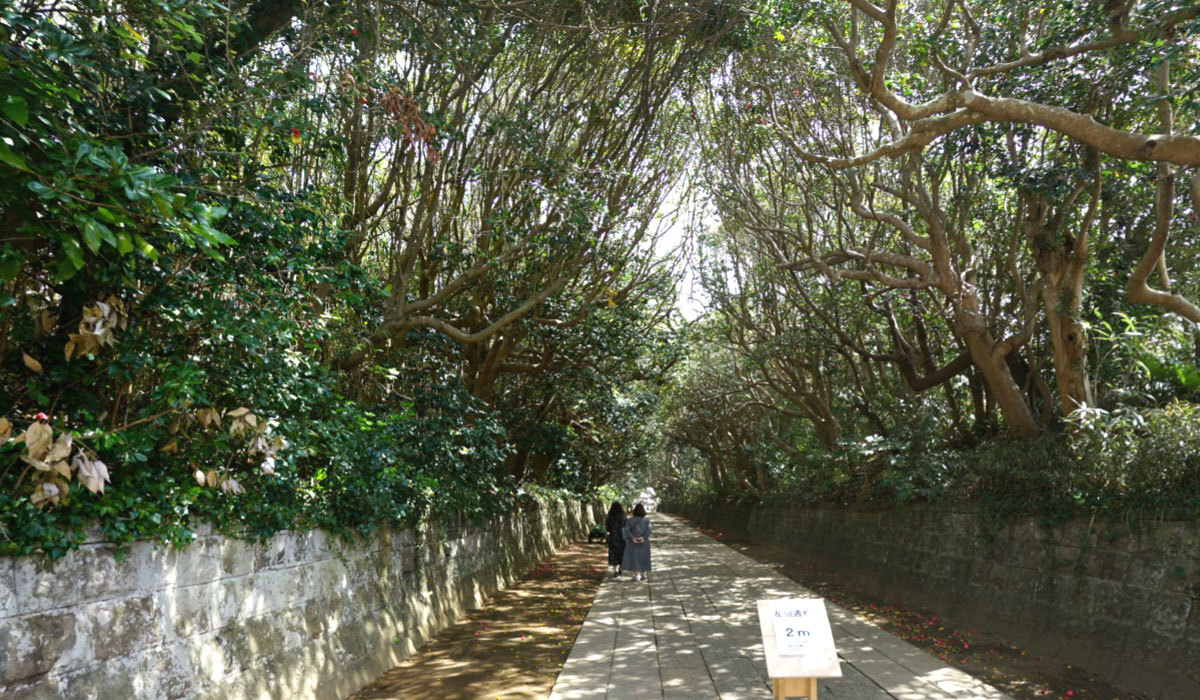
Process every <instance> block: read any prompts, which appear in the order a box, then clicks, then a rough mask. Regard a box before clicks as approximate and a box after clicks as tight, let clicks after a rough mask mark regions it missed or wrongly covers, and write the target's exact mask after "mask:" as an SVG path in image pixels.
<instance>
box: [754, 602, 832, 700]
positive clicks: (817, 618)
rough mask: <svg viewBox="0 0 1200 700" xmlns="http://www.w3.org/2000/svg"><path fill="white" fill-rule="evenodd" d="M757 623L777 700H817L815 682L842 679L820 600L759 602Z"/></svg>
mask: <svg viewBox="0 0 1200 700" xmlns="http://www.w3.org/2000/svg"><path fill="white" fill-rule="evenodd" d="M758 623H759V627H760V628H761V629H762V636H763V651H764V652H766V657H767V675H768V676H770V677H771V680H772V685H773V686H774V690H775V698H776V700H787V699H788V698H805V699H806V700H817V679H818V678H840V677H841V675H842V667H841V665H840V664H839V663H838V657H837V649H836V648H835V647H834V645H833V630H832V629H831V628H830V627H829V615H828V614H827V613H826V612H825V601H824V600H823V599H821V598H793V599H790V600H760V601H758Z"/></svg>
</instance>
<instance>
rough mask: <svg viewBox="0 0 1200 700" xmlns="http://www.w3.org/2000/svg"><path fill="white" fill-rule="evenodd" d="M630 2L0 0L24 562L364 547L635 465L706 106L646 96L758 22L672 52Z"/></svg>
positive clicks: (9, 522)
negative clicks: (317, 533) (150, 546)
mask: <svg viewBox="0 0 1200 700" xmlns="http://www.w3.org/2000/svg"><path fill="white" fill-rule="evenodd" d="M632 7H633V6H628V5H620V6H615V5H614V7H612V8H608V10H606V11H607V12H609V16H608V17H607V20H604V21H609V22H610V25H609V26H606V29H605V31H604V32H602V33H601V35H599V36H597V37H595V38H594V39H593V38H589V39H587V40H584V41H576V39H577V37H575V36H573V35H571V34H570V33H564V34H559V33H556V32H557V30H553V31H543V27H542V25H541V24H539V21H544V23H545V25H546V26H552V25H554V24H556V23H559V22H560V21H563V19H564V18H562V17H559V16H558V14H557V10H556V9H555V8H553V7H545V8H539V9H538V11H539V12H545V13H546V14H545V16H544V17H542V18H541V20H539V21H531V20H532V19H533V18H532V17H531V16H529V15H527V14H526V12H525V10H523V9H522V10H521V11H520V12H517V13H515V14H514V13H512V12H511V11H510V10H505V9H501V8H497V7H493V6H491V5H489V4H488V3H486V2H484V3H480V4H479V5H475V4H468V5H462V4H460V3H455V4H454V6H453V7H448V8H437V7H432V6H429V7H424V8H422V9H420V10H419V11H417V12H415V13H413V14H411V15H404V16H403V17H400V16H399V15H389V16H388V17H387V18H375V17H368V16H358V15H357V14H356V11H355V10H354V9H352V8H349V7H344V6H341V5H340V4H338V5H337V6H333V5H331V6H325V5H324V4H322V3H317V4H311V5H310V4H304V3H291V2H279V3H271V2H266V3H252V4H249V5H235V6H226V5H222V4H221V3H218V2H213V1H210V0H200V1H199V2H183V1H182V0H154V1H152V2H116V3H111V2H101V1H100V0H84V1H83V2H80V3H74V4H72V5H71V6H69V7H63V6H61V5H57V4H53V3H49V2H47V3H39V2H37V1H36V0H35V1H34V2H31V3H25V4H23V5H21V6H16V5H12V4H5V5H3V7H2V8H0V220H2V221H3V223H4V230H5V231H6V234H5V236H3V237H2V238H0V368H2V371H0V553H27V552H33V551H37V550H41V551H43V552H45V553H47V554H48V555H50V556H52V557H57V556H61V555H62V554H63V553H65V552H66V551H68V550H69V549H70V548H71V547H73V546H76V545H77V544H78V543H79V542H80V541H81V540H82V538H83V536H84V532H85V530H86V529H87V528H89V527H94V528H98V529H99V530H100V531H101V532H102V533H103V535H104V536H105V537H107V538H110V539H111V540H113V541H116V542H121V543H124V542H130V541H132V540H135V539H139V538H149V539H155V540H161V541H164V542H169V543H173V544H177V545H181V544H185V543H186V542H188V541H189V540H190V539H191V537H192V532H191V529H192V528H193V527H194V526H195V524H196V523H199V522H209V523H213V524H215V525H216V526H217V527H218V528H220V529H221V530H222V531H225V532H228V533H230V534H234V535H238V536H245V537H265V536H268V535H270V534H271V533H273V532H276V531H279V530H281V529H297V528H300V529H303V528H312V527H320V528H324V529H326V530H329V531H331V532H334V533H339V534H343V535H346V536H369V535H370V533H372V532H374V531H375V530H376V529H377V528H380V527H391V526H403V525H408V524H411V523H414V522H417V521H419V520H420V519H422V518H424V517H426V516H428V515H430V514H431V513H454V514H456V515H459V516H463V517H468V518H474V519H485V518H489V517H492V516H494V515H496V514H498V513H502V512H508V511H509V510H511V508H512V507H513V506H514V504H518V503H520V502H521V499H522V498H527V497H529V496H530V495H531V494H532V495H537V496H539V497H563V496H565V495H569V494H587V493H592V492H594V489H595V488H596V486H597V485H598V484H601V483H604V482H606V481H608V480H609V479H611V478H613V477H614V475H617V474H619V473H620V472H621V471H622V470H626V469H630V468H633V466H634V465H637V464H640V463H642V462H644V460H645V459H646V458H647V453H648V452H649V447H648V445H649V444H650V441H651V435H652V429H653V425H652V424H648V423H647V421H646V420H645V418H644V417H645V416H646V415H647V414H649V413H652V412H653V407H654V404H655V401H656V397H655V393H656V391H657V388H658V386H659V383H660V381H661V375H662V371H663V367H664V366H668V365H669V364H670V363H671V362H673V361H674V359H673V358H674V353H673V351H672V348H671V338H670V337H669V335H667V334H664V332H662V331H661V330H660V329H659V326H660V324H661V323H662V321H663V320H664V318H665V317H666V315H667V314H666V313H664V312H663V311H662V309H663V308H664V306H665V305H668V304H669V301H670V299H671V297H672V296H673V294H674V281H675V277H674V275H673V273H671V272H668V271H667V270H666V267H665V265H663V264H662V263H660V262H658V261H656V260H655V259H654V252H653V250H652V246H651V245H649V244H648V243H647V242H646V240H645V238H644V229H645V226H647V225H648V223H647V222H649V221H650V220H651V219H652V217H653V216H654V215H655V213H656V210H657V207H658V205H659V203H660V201H661V197H662V195H661V194H659V193H658V191H659V190H662V191H663V192H665V191H666V190H667V189H668V186H669V185H668V178H667V174H668V173H669V171H670V169H671V167H673V166H674V165H675V164H676V160H677V159H678V158H679V155H678V154H679V153H680V152H681V151H682V147H681V146H680V145H676V144H674V142H673V141H672V140H671V136H672V135H673V134H675V133H677V132H678V130H679V128H680V127H679V121H680V119H682V116H681V115H682V114H683V111H682V110H681V109H680V108H679V107H678V105H676V104H675V102H674V98H672V99H671V100H667V101H666V102H665V103H666V104H667V106H666V107H663V108H662V112H663V114H665V115H666V116H665V117H664V120H663V122H662V124H663V125H662V126H661V127H659V126H658V125H657V124H658V122H657V121H656V119H657V116H658V111H659V108H658V107H654V108H653V109H648V108H647V105H646V103H645V102H644V101H643V100H642V99H640V98H637V97H638V96H637V91H639V90H642V89H645V90H647V91H648V92H647V93H646V95H645V97H646V98H647V99H649V98H650V97H651V92H653V91H657V90H660V89H661V90H662V94H672V88H671V86H673V85H675V84H676V83H677V82H678V81H680V80H684V79H685V78H686V79H692V78H691V77H688V76H693V77H694V76H695V74H696V73H697V71H696V70H695V68H696V66H698V65H699V64H700V62H701V60H702V59H703V58H704V57H705V56H706V54H707V52H709V51H710V50H711V47H710V46H709V45H708V44H705V43H704V42H706V41H708V39H710V38H715V37H724V36H726V34H727V33H728V31H727V30H732V29H733V25H735V24H737V17H738V16H739V15H738V10H737V8H736V7H734V6H731V7H730V8H727V9H728V11H726V10H722V11H721V13H718V16H717V17H715V18H712V19H713V22H714V23H713V26H711V27H708V28H705V29H702V30H701V31H699V32H698V34H697V35H696V36H693V33H696V32H694V31H693V30H694V29H697V27H696V26H695V25H694V24H693V21H692V20H694V19H695V16H694V10H693V9H692V8H690V7H686V6H680V7H678V8H672V13H674V14H672V15H671V17H672V18H671V19H666V20H663V27H664V28H669V31H666V32H664V33H662V34H661V44H660V49H661V55H659V54H658V53H657V52H643V51H633V50H630V49H631V47H634V46H635V42H636V41H641V40H642V39H641V38H639V37H641V36H642V35H641V34H639V31H640V29H639V28H637V27H633V28H630V27H628V26H619V25H618V24H616V21H617V20H619V19H620V17H621V16H622V13H628V12H630V11H631V9H630V8H632ZM609 10H610V11H609ZM633 10H636V8H633ZM635 14H636V12H635ZM634 19H635V21H639V22H641V21H644V22H654V21H658V20H649V19H644V18H643V19H638V18H637V17H634ZM393 20H394V24H395V27H394V29H395V32H394V33H392V32H386V33H385V32H381V31H379V30H380V26H381V25H380V24H379V23H380V22H392V21H393ZM568 24H570V23H569V22H568ZM391 28H392V27H389V29H391ZM647 34H648V35H654V36H659V35H660V34H659V33H658V32H657V31H652V32H648V33H647ZM397 52H399V54H398V53H397ZM401 54H402V55H404V56H406V57H407V58H406V59H405V60H404V61H398V60H396V56H397V55H401ZM547 57H551V58H547ZM553 57H561V59H562V61H563V63H557V64H556V66H557V67H556V68H555V71H557V73H556V74H557V75H558V78H557V79H558V81H559V82H556V83H553V85H551V84H550V83H547V82H545V80H546V76H547V70H545V68H546V67H547V66H549V65H550V63H549V62H552V60H557V59H555V58H553ZM643 62H645V63H644V64H643ZM564 65H565V66H567V69H564V70H561V71H560V70H559V69H562V68H563V66H564ZM668 65H669V66H672V67H671V69H670V70H660V67H664V68H665V67H666V66H668ZM597 66H603V67H604V68H603V69H602V68H597ZM643 68H645V70H644V74H645V75H658V76H661V77H660V78H657V79H656V80H658V79H661V81H662V82H661V84H659V83H653V84H643V82H642V81H641V80H613V75H612V74H611V73H610V72H606V71H611V70H616V71H627V72H628V71H638V75H642V74H643ZM677 69H678V70H677ZM489 71H491V72H489ZM588 71H591V73H590V74H589V73H588ZM492 83H499V84H503V85H505V86H507V87H506V90H507V89H508V88H509V87H511V89H512V92H511V94H501V92H502V91H490V90H479V89H478V87H479V85H488V84H492ZM597 85H600V86H602V87H603V88H604V89H605V90H609V91H611V95H608V94H606V95H605V96H603V97H600V98H597V99H596V100H590V99H588V98H591V97H594V96H595V94H596V93H595V92H594V90H593V87H594V86H597ZM548 88H552V89H551V90H550V92H549V93H547V92H546V91H547V89H548ZM556 91H557V92H556ZM574 92H577V93H578V95H574V97H572V99H573V100H574V101H573V103H572V104H573V106H571V107H569V108H563V109H562V110H560V106H561V103H562V102H563V101H564V100H565V99H566V98H567V97H568V96H570V95H568V93H574ZM464 94H465V95H469V96H470V99H468V100H461V99H460V97H461V96H463V95H464ZM635 98H637V99H635ZM569 110H575V111H574V112H573V113H569ZM588 114H590V115H591V116H592V117H594V118H596V119H595V120H592V121H589V119H588V118H587V115H588ZM576 117H578V119H576ZM600 118H603V119H604V120H606V122H607V125H606V126H605V127H604V128H599V129H598V128H595V127H596V124H598V123H599V121H600ZM485 132H486V133H485ZM631 144H632V145H631ZM446 164H450V165H446ZM442 167H448V168H449V170H448V171H445V172H440V173H438V174H436V176H435V175H434V173H435V171H436V170H437V169H438V168H442ZM388 168H394V170H388ZM500 172H502V174H498V173H500ZM497 188H498V189H497ZM409 198H411V199H409ZM414 210H419V211H420V212H424V215H425V217H426V218H425V219H421V220H417V219H416V218H415V217H418V216H421V214H420V213H414ZM410 226H411V229H410V228H409V227H410ZM388 236H393V238H390V239H389V238H388ZM555 284H557V286H554V285H555ZM545 289H550V290H551V291H557V293H555V294H549V295H545V296H542V297H538V296H537V295H538V294H539V293H541V292H542V291H543V290H545ZM533 302H537V303H533ZM409 304H413V305H414V306H413V308H412V309H410V310H409V311H407V312H406V313H407V316H402V317H401V318H399V319H397V318H396V314H397V313H398V312H397V309H403V308H404V307H406V305H409ZM523 305H524V306H523ZM513 310H518V311H519V313H517V312H514V311H513ZM510 312H513V313H511V314H510ZM389 323H390V324H391V325H389ZM454 324H457V325H458V327H461V328H462V329H464V330H463V331H462V332H461V333H460V334H459V335H460V336H461V335H470V336H471V338H472V339H471V340H462V339H461V337H458V336H455V335H454V334H451V333H445V332H442V331H444V329H445V327H446V326H450V325H454ZM492 324H495V325H496V326H497V327H502V331H503V332H495V333H490V332H482V331H486V330H487V328H488V327H489V325H492ZM489 333H490V334H489ZM356 353H357V354H356Z"/></svg>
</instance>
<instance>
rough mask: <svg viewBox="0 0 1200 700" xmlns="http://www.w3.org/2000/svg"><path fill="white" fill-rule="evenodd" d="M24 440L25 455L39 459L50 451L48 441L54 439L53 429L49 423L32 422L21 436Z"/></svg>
mask: <svg viewBox="0 0 1200 700" xmlns="http://www.w3.org/2000/svg"><path fill="white" fill-rule="evenodd" d="M22 437H24V439H25V453H26V454H28V455H29V456H30V457H32V458H34V459H41V458H42V457H45V456H46V453H47V452H48V451H49V450H50V441H51V440H53V439H54V429H53V428H51V427H50V424H49V423H43V422H42V421H34V422H33V423H32V424H31V425H30V426H29V427H28V428H26V429H25V433H24V435H23V436H22Z"/></svg>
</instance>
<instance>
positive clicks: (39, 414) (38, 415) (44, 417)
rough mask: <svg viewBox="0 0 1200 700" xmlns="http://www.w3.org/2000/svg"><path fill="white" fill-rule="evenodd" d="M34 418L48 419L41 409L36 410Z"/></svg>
mask: <svg viewBox="0 0 1200 700" xmlns="http://www.w3.org/2000/svg"><path fill="white" fill-rule="evenodd" d="M34 418H36V419H38V420H50V419H49V418H47V417H46V414H45V413H42V412H41V411H38V412H37V415H35V416H34Z"/></svg>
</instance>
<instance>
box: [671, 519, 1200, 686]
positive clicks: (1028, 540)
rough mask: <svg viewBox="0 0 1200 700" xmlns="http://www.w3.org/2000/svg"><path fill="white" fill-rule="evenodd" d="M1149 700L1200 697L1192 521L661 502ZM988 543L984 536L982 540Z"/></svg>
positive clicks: (1197, 542) (1198, 576)
mask: <svg viewBox="0 0 1200 700" xmlns="http://www.w3.org/2000/svg"><path fill="white" fill-rule="evenodd" d="M662 510H666V511H668V512H673V513H678V514H680V515H684V516H686V517H688V518H690V519H692V520H695V521H697V522H700V523H701V524H705V525H708V526H711V527H715V528H718V529H721V530H723V531H726V532H729V533H732V534H735V535H737V536H740V537H743V538H745V539H748V540H750V541H753V542H757V543H761V544H766V545H770V546H776V547H780V548H783V549H786V550H789V551H790V552H793V553H795V554H796V555H798V556H800V557H802V558H803V559H805V560H806V561H807V562H808V563H810V564H816V565H818V566H821V567H823V568H825V569H826V570H828V571H833V572H838V573H839V574H840V575H841V576H843V577H847V576H849V577H851V578H852V579H854V580H856V581H858V582H859V583H861V584H863V585H864V587H866V588H868V589H869V590H872V591H874V592H875V593H878V594H882V595H888V596H892V597H895V598H899V599H901V600H905V601H910V602H916V603H918V604H920V605H922V606H925V607H928V608H930V609H933V610H937V611H939V613H940V614H942V615H943V616H945V617H954V618H957V619H958V620H960V621H961V622H964V623H968V624H970V625H971V626H976V627H982V628H985V629H988V630H990V631H993V632H997V633H999V634H1002V635H1004V636H1006V637H1008V638H1009V639H1010V640H1012V641H1014V642H1016V643H1017V644H1019V645H1021V646H1022V647H1025V648H1026V649H1028V650H1029V651H1032V652H1034V653H1039V654H1043V655H1047V656H1051V655H1052V656H1055V657H1056V658H1060V659H1063V660H1065V661H1067V662H1068V663H1073V664H1075V665H1078V666H1081V667H1084V668H1087V669H1089V670H1091V671H1093V672H1095V673H1097V674H1098V675H1100V676H1102V677H1104V678H1106V679H1108V680H1109V681H1110V682H1112V683H1114V684H1116V685H1118V686H1125V687H1128V688H1133V689H1138V690H1141V691H1143V692H1147V693H1149V694H1151V695H1152V696H1153V697H1156V698H1169V699H1178V700H1185V699H1186V700H1195V699H1196V698H1200V523H1195V522H1190V523H1182V522H1154V523H1139V524H1137V527H1133V526H1131V525H1125V524H1122V525H1117V526H1112V525H1109V524H1101V523H1099V522H1089V521H1087V520H1081V521H1072V522H1068V523H1066V524H1064V525H1062V526H1060V527H1053V528H1043V527H1042V526H1040V525H1039V524H1038V523H1037V522H1036V521H1035V520H1033V519H1024V520H1020V521H1017V522H1014V523H1012V524H1010V525H1007V526H1004V527H1000V528H999V529H995V528H993V529H991V530H989V529H987V528H985V527H984V523H983V521H982V520H981V518H980V517H979V514H978V513H977V512H976V511H974V510H972V509H960V510H947V509H944V508H935V507H907V508H903V509H895V510H884V511H877V510H864V509H852V508H812V507H803V506H787V505H760V506H755V507H750V506H722V505H715V504H699V503H692V504H685V505H678V504H666V505H665V506H664V507H663V508H662ZM987 534H990V536H985V535H987Z"/></svg>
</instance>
